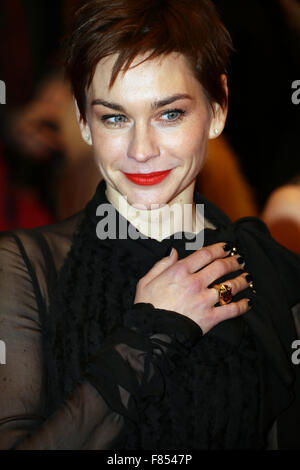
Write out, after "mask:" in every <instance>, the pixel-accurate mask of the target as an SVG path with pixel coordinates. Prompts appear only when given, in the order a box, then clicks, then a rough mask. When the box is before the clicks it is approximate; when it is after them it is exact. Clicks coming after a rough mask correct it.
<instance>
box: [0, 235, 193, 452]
mask: <svg viewBox="0 0 300 470" xmlns="http://www.w3.org/2000/svg"><path fill="white" fill-rule="evenodd" d="M153 313H155V315H154V316H153ZM139 314H140V315H139ZM126 318H127V320H126V322H125V324H124V325H122V326H120V327H118V328H116V329H115V330H114V331H113V332H112V334H111V335H110V336H109V337H107V338H106V340H105V342H104V344H103V345H102V346H101V348H100V349H99V352H98V354H97V356H96V357H94V358H93V360H92V361H91V362H90V364H89V367H88V368H87V371H86V376H85V377H84V380H83V382H82V383H79V384H78V386H77V387H76V389H75V390H74V391H73V393H72V395H71V396H70V397H69V398H68V400H66V401H65V402H64V403H62V404H61V405H60V407H59V408H58V409H57V410H56V411H55V412H54V413H53V414H52V415H51V416H50V417H48V418H47V419H46V418H45V416H43V411H42V410H43V409H44V397H45V377H44V370H43V360H42V344H41V341H42V339H41V337H42V335H41V325H40V321H39V312H38V308H37V301H36V294H35V289H34V282H33V279H32V276H31V275H30V273H29V272H28V270H27V268H26V266H25V264H24V259H23V257H22V254H21V253H20V250H19V248H18V246H17V244H16V242H15V239H14V238H13V237H12V236H11V235H10V234H9V233H2V234H0V340H1V344H2V345H4V346H5V347H4V348H2V349H1V351H2V354H1V358H0V359H1V361H0V402H1V408H0V449H20V450H21V449H22V450H23V449H27V450H48V449H53V450H54V449H55V450H56V449H64V450H68V449H112V448H122V446H123V444H124V442H125V439H126V423H127V422H128V420H130V421H131V422H134V423H137V422H138V416H139V403H140V401H141V400H142V398H143V397H145V396H148V395H149V396H153V395H154V396H157V397H158V399H159V397H160V396H161V394H163V391H164V380H163V367H162V364H163V361H164V360H172V354H175V353H176V351H177V353H178V351H179V350H180V351H181V349H182V351H184V350H187V349H188V348H189V347H191V345H192V344H193V343H194V341H195V340H196V339H197V338H198V337H200V336H201V334H202V332H201V329H200V327H198V325H197V324H196V323H194V322H193V321H192V320H190V319H188V318H186V317H183V316H182V315H179V314H176V313H175V312H168V311H159V310H156V309H154V307H153V306H152V305H151V304H136V305H135V306H133V309H132V311H129V312H127V315H126ZM147 318H151V322H150V323H149V321H147ZM137 319H138V321H137ZM177 331H180V332H181V333H180V334H179V335H178V333H176V332H177ZM3 353H5V354H3ZM166 358H167V359H166Z"/></svg>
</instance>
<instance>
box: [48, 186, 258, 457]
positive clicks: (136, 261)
mask: <svg viewBox="0 0 300 470" xmlns="http://www.w3.org/2000/svg"><path fill="white" fill-rule="evenodd" d="M107 202H108V201H107V199H106V196H105V184H104V182H103V181H102V182H101V183H100V184H99V185H98V188H97V190H96V193H95V195H94V197H93V198H92V200H91V201H90V202H89V203H88V204H87V206H86V208H85V211H84V217H83V219H82V221H81V223H80V224H79V226H78V228H77V230H76V231H75V233H74V235H73V239H72V244H71V248H70V251H69V253H68V255H67V257H66V259H65V262H64V264H63V266H62V268H61V270H60V272H59V276H58V279H57V283H56V286H55V288H54V290H53V292H52V295H51V297H50V306H49V314H48V315H47V316H46V317H45V318H44V321H43V333H44V339H43V343H44V354H45V365H46V373H47V387H46V388H47V399H46V411H45V413H46V415H47V416H48V415H50V414H51V413H53V412H54V411H55V409H57V407H58V406H59V405H60V404H61V403H62V402H63V401H64V400H65V399H67V398H68V397H69V396H70V395H71V394H72V392H73V391H74V389H75V388H76V386H77V384H78V383H80V382H82V381H83V376H84V372H85V370H86V368H87V366H88V364H89V361H90V359H91V357H93V356H95V354H96V353H97V350H98V349H99V346H100V345H101V344H102V342H103V340H104V338H105V337H106V336H107V335H109V333H110V332H111V330H112V329H113V328H114V326H115V325H117V324H119V325H121V324H123V323H124V315H126V310H127V309H130V307H131V306H132V304H133V300H134V296H135V289H136V284H137V281H138V279H140V278H141V277H142V276H143V275H144V274H145V273H146V272H147V271H148V270H149V269H150V267H151V266H152V265H153V264H154V262H155V261H157V260H158V259H160V258H161V257H162V256H164V254H162V249H163V250H164V249H165V248H168V247H169V245H170V243H171V244H173V245H175V246H176V248H177V249H178V252H179V256H180V257H182V256H186V255H188V254H190V252H189V253H185V252H184V243H183V242H182V240H175V239H174V237H171V240H168V241H167V240H163V242H162V243H159V242H157V241H155V240H153V239H148V240H144V241H143V243H144V252H143V256H142V258H141V255H140V254H138V253H140V251H139V250H135V248H136V246H137V243H140V242H139V241H134V240H120V239H118V238H117V239H115V240H112V239H106V240H99V239H98V238H97V236H96V225H97V223H98V222H99V217H97V216H96V209H97V207H98V206H99V204H100V203H107ZM200 202H202V200H201V201H200ZM208 209H209V208H208ZM221 214H222V213H221V212H219V213H218V214H217V219H218V220H217V223H219V224H220V230H216V231H214V230H211V229H205V235H206V239H205V244H210V243H215V242H217V241H221V240H223V238H222V237H223V236H224V233H222V230H223V229H224V227H225V225H226V224H228V220H229V219H227V218H226V216H224V215H221ZM206 215H207V214H206ZM214 218H215V219H216V213H214V214H210V219H211V220H212V221H213V222H215V221H214ZM128 226H129V225H127V227H128ZM225 241H226V240H225ZM176 244H177V245H176ZM158 246H159V250H158V251H156V252H155V247H158ZM153 250H154V252H153ZM136 252H137V253H136ZM236 320H237V321H236V322H234V321H233V322H232V323H231V321H228V325H225V329H226V328H227V329H228V332H229V334H228V338H229V339H230V338H231V337H233V338H234V340H233V341H231V340H229V341H226V340H224V338H222V335H221V336H220V335H218V334H214V331H212V332H211V333H212V334H206V335H205V336H204V337H203V338H202V339H201V341H199V343H198V344H197V345H196V347H194V348H193V349H192V350H191V352H190V354H188V355H187V356H186V357H182V358H180V357H179V358H177V363H176V364H174V367H173V369H172V368H171V369H170V373H169V375H168V376H167V377H166V378H165V380H166V387H165V396H164V397H163V399H162V401H161V402H160V403H159V405H158V404H157V403H151V402H149V403H148V406H147V407H146V409H145V410H144V414H143V416H142V417H141V423H140V426H139V427H138V428H137V429H135V432H134V434H132V435H131V436H130V437H129V438H128V442H127V448H148V449H159V448H161V449H163V448H165V449H166V448H168V449H233V448H235V449H237V448H259V447H260V446H261V445H262V442H261V441H260V436H259V434H258V433H257V429H258V419H259V418H258V414H259V397H260V395H259V380H258V372H257V367H256V365H257V353H256V348H255V344H254V341H253V337H252V335H251V334H250V330H249V328H248V326H247V324H246V323H243V322H242V321H241V319H236ZM225 323H227V322H225ZM221 327H222V325H221ZM221 329H222V328H221ZM236 329H237V330H238V331H239V333H238V334H237V335H236V334H235V330H236ZM215 330H216V332H217V333H218V328H216V329H215ZM232 332H233V333H232ZM225 337H226V335H225Z"/></svg>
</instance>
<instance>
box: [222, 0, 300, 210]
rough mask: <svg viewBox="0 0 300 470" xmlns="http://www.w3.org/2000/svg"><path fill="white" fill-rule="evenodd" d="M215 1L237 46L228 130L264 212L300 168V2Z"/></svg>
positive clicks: (233, 59) (284, 0) (231, 82)
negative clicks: (299, 98)
mask: <svg viewBox="0 0 300 470" xmlns="http://www.w3.org/2000/svg"><path fill="white" fill-rule="evenodd" d="M214 3H215V4H216V6H217V7H218V10H219V13H220V16H221V18H222V19H223V21H224V23H225V24H226V25H227V27H228V30H229V32H230V34H231V36H232V38H233V43H234V47H235V53H234V54H233V57H232V62H231V65H230V68H229V80H230V90H231V92H230V106H229V111H228V119H227V123H226V128H225V135H226V137H227V138H228V139H229V142H230V145H231V146H232V147H233V150H234V152H236V153H237V155H238V157H239V161H240V164H241V169H242V171H243V173H244V174H245V177H246V179H247V181H248V183H249V184H250V185H251V187H252V188H253V190H254V194H255V196H256V201H257V204H258V210H259V212H261V211H262V210H263V207H264V204H265V202H266V200H267V198H268V196H269V195H270V193H271V192H272V191H273V190H274V189H276V188H277V187H279V186H282V185H284V184H286V183H288V182H289V181H290V180H291V179H292V178H294V177H295V176H296V175H297V174H298V173H299V172H300V158H299V128H300V112H299V106H296V105H294V104H293V103H292V100H291V96H292V92H293V90H292V83H293V82H294V81H295V80H297V79H299V70H300V34H299V30H300V28H299V24H300V20H299V18H300V4H299V1H297V0H264V1H263V2H262V1H260V0H243V1H238V0H214ZM241 116H242V117H243V118H242V119H241Z"/></svg>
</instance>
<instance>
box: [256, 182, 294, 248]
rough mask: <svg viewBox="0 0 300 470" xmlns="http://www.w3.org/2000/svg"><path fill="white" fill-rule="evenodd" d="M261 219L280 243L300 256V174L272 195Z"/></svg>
mask: <svg viewBox="0 0 300 470" xmlns="http://www.w3.org/2000/svg"><path fill="white" fill-rule="evenodd" d="M261 218H262V220H263V221H264V222H265V224H266V225H267V226H268V228H269V230H270V232H271V234H272V236H273V237H274V238H275V240H277V241H278V243H280V244H281V245H283V246H285V247H286V248H288V249H289V250H292V251H294V252H295V253H298V254H299V255H300V174H299V175H298V177H296V178H294V179H293V180H291V181H290V182H289V183H288V184H286V185H284V186H280V187H279V188H277V189H275V191H273V192H272V193H271V195H270V196H269V198H268V200H267V202H266V204H265V207H264V210H263V212H262V214H261Z"/></svg>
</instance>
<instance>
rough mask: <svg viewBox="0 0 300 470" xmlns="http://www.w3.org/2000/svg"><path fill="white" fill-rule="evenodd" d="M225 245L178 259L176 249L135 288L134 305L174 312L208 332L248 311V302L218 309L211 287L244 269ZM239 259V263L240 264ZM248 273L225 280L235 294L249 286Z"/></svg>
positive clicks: (231, 304)
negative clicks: (229, 254)
mask: <svg viewBox="0 0 300 470" xmlns="http://www.w3.org/2000/svg"><path fill="white" fill-rule="evenodd" d="M224 245H225V243H216V244H214V245H209V246H206V247H203V248H201V249H199V250H197V251H195V252H194V253H192V254H191V255H189V256H187V257H186V258H184V259H181V260H178V253H177V251H176V249H175V248H173V251H172V253H171V255H170V256H169V257H166V258H163V259H161V260H160V261H158V262H157V263H156V264H155V265H154V266H153V267H152V268H151V269H150V271H148V273H147V274H146V275H145V276H144V277H142V278H141V279H140V280H139V282H138V284H137V288H136V295H135V299H134V303H135V304H136V303H139V302H144V303H151V304H152V305H153V306H154V307H155V308H159V309H164V310H171V311H173V312H177V313H180V314H182V315H185V316H186V317H189V318H190V319H191V320H193V321H194V322H196V323H197V324H198V325H199V326H200V327H201V329H202V331H203V334H205V333H207V332H208V331H209V330H210V329H211V328H213V327H214V326H215V325H216V324H218V323H220V322H221V321H223V320H227V319H229V318H233V317H237V316H238V315H241V314H243V313H245V312H247V311H248V310H249V309H250V307H249V304H248V299H242V300H239V301H237V302H234V301H232V302H231V303H229V304H226V305H222V306H218V307H215V304H217V303H218V301H219V294H218V291H217V290H216V289H213V288H208V286H209V285H210V284H212V283H214V281H215V280H216V279H218V278H220V277H222V276H224V275H225V274H228V273H231V272H234V271H237V270H239V269H243V267H244V263H242V264H240V263H241V262H243V259H242V258H241V257H240V255H235V256H229V257H226V256H227V255H228V252H225V251H224V248H223V246H224ZM238 259H239V261H240V262H238ZM247 274H248V273H246V272H245V273H243V274H241V275H239V276H237V277H236V278H234V279H231V280H228V281H226V285H228V286H230V287H231V288H232V295H236V294H237V293H238V292H240V291H241V290H243V289H245V288H246V287H248V285H249V283H248V282H247V280H246V276H247Z"/></svg>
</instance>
